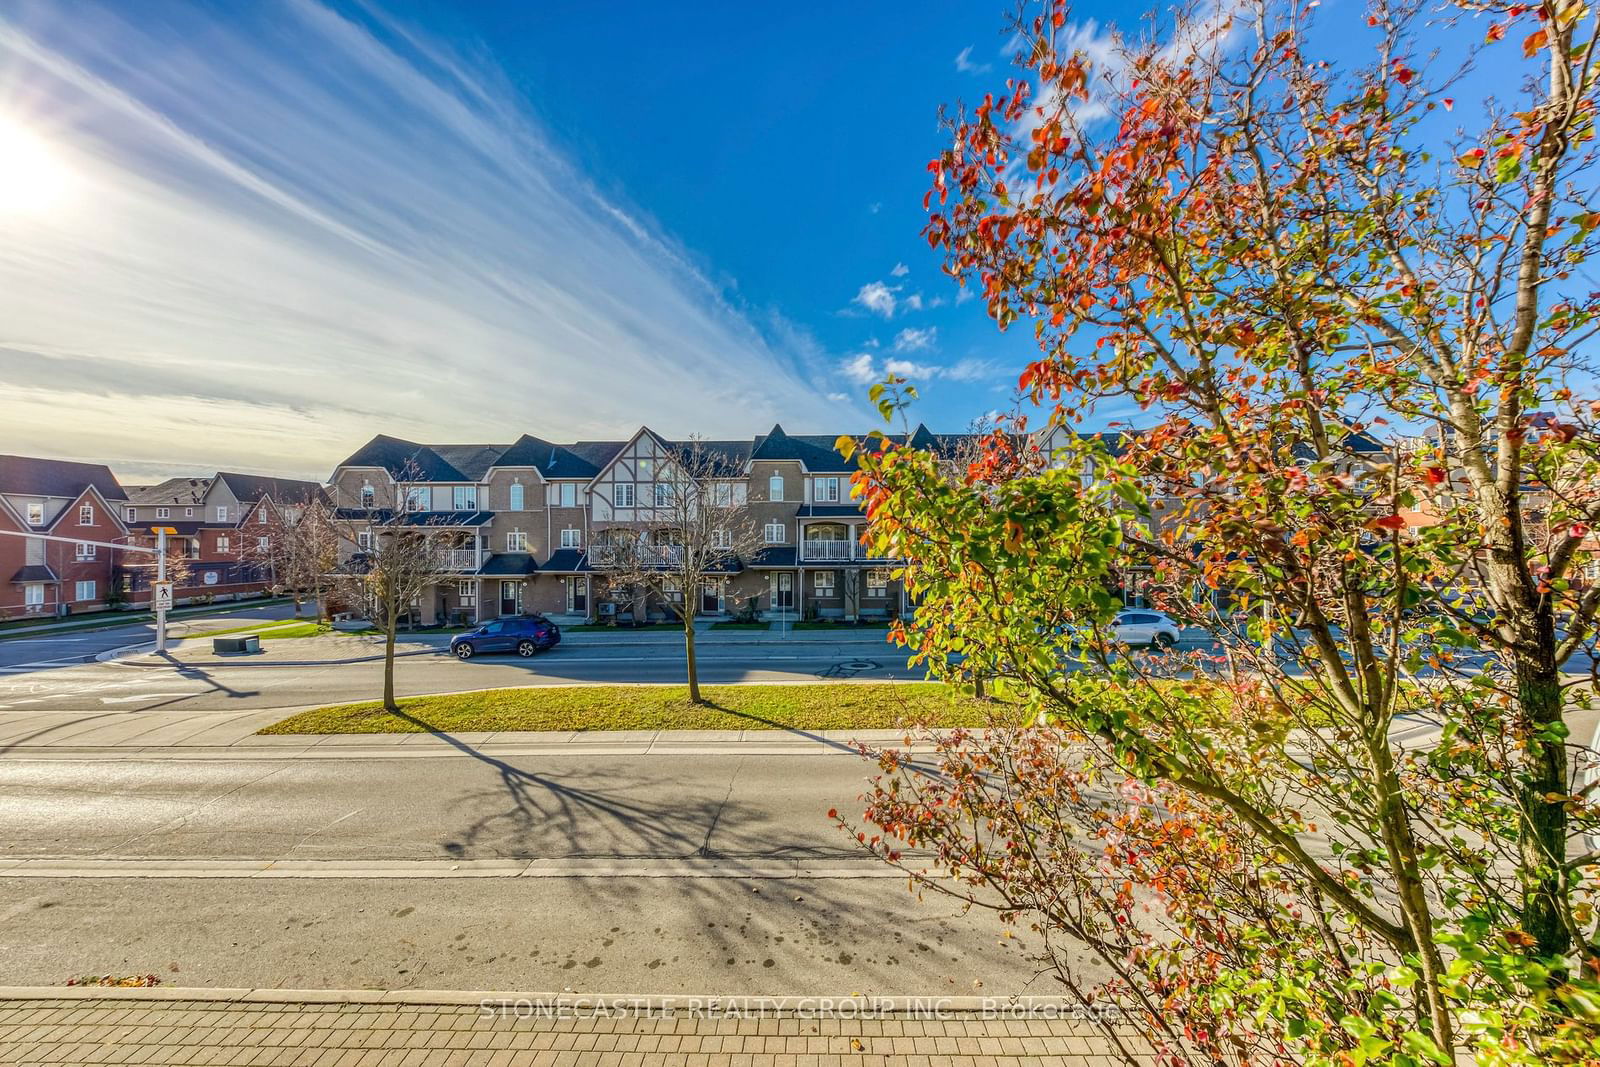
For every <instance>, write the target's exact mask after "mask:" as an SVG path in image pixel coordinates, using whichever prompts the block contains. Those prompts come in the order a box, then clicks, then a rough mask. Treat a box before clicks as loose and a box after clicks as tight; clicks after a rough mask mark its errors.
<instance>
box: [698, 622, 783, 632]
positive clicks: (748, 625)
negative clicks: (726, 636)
mask: <svg viewBox="0 0 1600 1067" xmlns="http://www.w3.org/2000/svg"><path fill="white" fill-rule="evenodd" d="M771 626H772V624H771V623H770V622H733V621H732V620H729V621H727V622H714V623H712V624H711V629H713V630H766V629H770V628H771Z"/></svg>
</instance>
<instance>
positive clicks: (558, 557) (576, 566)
mask: <svg viewBox="0 0 1600 1067" xmlns="http://www.w3.org/2000/svg"><path fill="white" fill-rule="evenodd" d="M539 569H540V570H542V571H556V572H564V573H567V574H582V573H584V572H586V571H588V570H589V569H590V568H589V556H588V553H586V552H585V551H584V550H583V549H581V548H561V549H557V550H556V551H554V552H552V553H551V554H550V558H549V559H547V560H545V561H544V562H543V563H541V564H539Z"/></svg>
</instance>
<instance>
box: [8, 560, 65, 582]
mask: <svg viewBox="0 0 1600 1067" xmlns="http://www.w3.org/2000/svg"><path fill="white" fill-rule="evenodd" d="M60 580H61V579H60V578H57V577H56V572H55V571H53V570H51V569H50V568H49V567H46V566H45V565H44V564H42V563H35V564H32V565H31V566H27V567H24V568H22V569H21V570H20V571H18V572H17V573H15V574H13V575H12V576H11V581H12V583H13V584H17V585H20V584H21V583H23V582H59V581H60Z"/></svg>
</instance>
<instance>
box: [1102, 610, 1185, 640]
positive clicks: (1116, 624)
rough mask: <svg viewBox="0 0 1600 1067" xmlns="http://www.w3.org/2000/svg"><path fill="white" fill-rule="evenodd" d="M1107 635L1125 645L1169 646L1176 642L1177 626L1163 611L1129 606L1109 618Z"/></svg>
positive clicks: (1177, 635)
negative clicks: (1112, 617)
mask: <svg viewBox="0 0 1600 1067" xmlns="http://www.w3.org/2000/svg"><path fill="white" fill-rule="evenodd" d="M1108 636H1109V637H1111V639H1112V640H1114V641H1120V642H1121V643H1122V644H1125V645H1153V646H1155V647H1156V648H1171V647H1172V646H1173V645H1175V644H1177V643H1178V637H1179V626H1178V624H1177V623H1176V622H1174V621H1173V619H1172V616H1170V615H1168V614H1166V613H1165V612H1160V611H1149V610H1146V609H1144V608H1130V609H1128V610H1127V611H1119V612H1117V617H1116V618H1114V619H1112V620H1111V626H1110V627H1109V629H1108Z"/></svg>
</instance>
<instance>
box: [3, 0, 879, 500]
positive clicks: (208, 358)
mask: <svg viewBox="0 0 1600 1067" xmlns="http://www.w3.org/2000/svg"><path fill="white" fill-rule="evenodd" d="M51 7H52V5H42V4H41V5H35V6H33V7H28V8H24V9H23V10H24V11H25V12H36V13H38V15H39V17H38V18H37V20H36V22H33V21H30V22H28V23H26V24H24V23H23V22H20V21H18V20H19V19H21V18H22V16H21V15H18V14H15V13H9V12H12V11H13V9H8V15H7V16H6V18H7V19H10V20H12V21H6V20H5V19H0V84H6V85H12V86H17V85H26V86H28V92H27V93H26V94H23V93H11V94H8V95H7V96H6V97H5V102H3V103H0V114H4V115H9V116H10V117H11V118H12V119H13V120H15V121H17V122H19V123H21V124H23V125H24V126H27V127H29V128H31V129H32V130H33V131H35V132H36V133H37V134H38V135H39V136H40V137H42V138H43V139H44V140H45V141H46V142H47V143H48V145H49V146H50V148H51V151H52V152H53V153H54V155H55V156H56V157H57V158H58V159H59V160H61V162H62V163H63V165H65V166H66V167H68V168H69V169H70V170H71V171H72V172H73V174H74V175H75V183H76V185H77V186H78V193H79V195H77V196H76V197H74V198H73V199H72V200H71V201H70V203H67V204H65V205H64V206H63V207H62V208H61V209H60V210H57V211H55V212H52V213H48V214H40V215H37V216H32V217H28V216H20V215H7V216H4V217H0V322H3V323H4V324H5V325H4V335H3V337H0V381H5V382H6V383H7V392H6V404H5V409H6V411H5V416H4V417H3V418H0V452H5V451H20V452H29V451H34V452H37V451H42V450H43V449H44V444H43V443H44V442H49V443H50V448H51V449H52V450H53V451H56V452H57V453H65V454H76V455H80V456H83V457H86V458H88V457H97V458H102V459H116V460H118V461H119V462H120V464H121V465H122V466H123V467H124V468H125V469H129V470H135V469H137V470H141V471H146V472H148V473H150V474H154V473H158V471H157V469H156V468H157V466H162V467H164V468H165V469H167V470H180V469H181V470H205V469H211V470H214V469H216V468H217V467H218V466H223V467H224V468H226V467H251V468H254V469H263V470H274V471H280V472H284V473H291V472H292V473H297V474H310V475H317V476H323V475H326V474H327V472H328V470H329V469H330V468H331V466H332V465H333V463H334V462H336V461H337V460H338V459H340V458H342V457H343V456H344V455H345V454H346V453H348V452H349V451H351V450H352V449H353V448H354V447H355V446H356V445H357V444H359V443H360V442H361V441H363V440H365V439H366V438H367V437H369V436H371V435H372V434H373V433H375V432H379V431H382V432H388V433H393V434H397V435H403V436H414V437H419V438H422V439H432V440H446V441H448V440H491V441H492V440H510V439H511V438H513V437H514V436H515V435H516V434H517V433H520V432H522V431H524V430H526V431H528V432H531V433H536V434H539V435H541V436H545V437H551V438H556V439H560V438H563V437H577V436H598V435H612V434H618V433H621V432H625V431H626V430H627V429H628V428H631V427H632V426H635V425H637V424H638V423H639V422H640V421H641V419H642V418H645V417H648V418H649V419H650V421H651V423H652V425H658V424H659V425H658V428H660V429H662V430H664V431H666V432H672V433H688V432H691V431H694V430H701V431H705V432H708V433H723V432H732V433H744V432H749V431H750V429H751V427H752V426H753V425H759V424H763V423H770V422H773V421H777V419H778V417H780V416H781V417H782V419H783V421H784V422H785V423H786V424H788V423H790V422H791V421H793V422H799V423H806V422H810V423H813V424H819V425H821V424H826V422H827V421H828V420H830V419H836V418H837V411H836V409H835V408H834V406H833V405H832V404H831V403H830V402H829V401H828V400H827V399H826V398H825V397H824V396H823V394H822V392H821V391H820V390H818V389H817V388H815V387H814V386H813V385H812V384H811V383H812V382H813V381H814V380H815V379H816V378H817V377H818V376H819V374H818V372H819V371H823V370H824V369H825V368H826V367H827V366H828V363H829V359H830V357H827V356H825V355H823V354H821V353H820V351H818V350H817V348H816V346H814V345H807V344H804V343H801V341H803V338H798V337H797V336H796V335H795V334H794V331H792V330H785V329H784V328H782V324H781V322H780V321H776V320H772V319H770V318H769V317H768V316H766V315H761V314H754V313H751V312H750V311H748V310H747V309H745V308H744V307H742V306H740V305H738V304H736V303H735V302H734V301H733V299H732V298H731V297H730V296H729V295H728V288H727V287H726V286H724V285H723V284H720V283H717V282H713V281H712V280H711V279H710V278H709V277H708V276H707V273H706V272H705V271H704V270H702V269H701V268H700V267H699V265H698V264H697V260H696V257H695V256H694V255H693V254H692V253H691V252H689V251H688V250H686V249H684V248H683V247H681V246H680V245H679V244H678V243H677V242H676V241H675V240H674V239H673V238H672V236H671V235H670V234H668V233H665V232H664V231H663V230H662V229H661V227H660V226H658V225H657V224H656V223H655V222H654V221H653V220H651V219H649V218H648V217H647V216H646V215H644V214H643V213H642V212H641V211H640V210H638V209H637V208H636V207H635V206H632V205H629V204H626V203H621V202H618V201H617V200H616V199H614V198H612V197H610V196H608V195H606V194H603V193H601V192H600V191H599V189H598V188H597V187H596V186H595V184H594V183H593V182H591V181H590V180H589V179H588V178H587V177H586V176H585V175H584V174H583V173H581V172H579V171H578V170H577V169H576V168H575V166H574V164H573V162H572V161H571V160H570V159H568V158H567V157H566V156H565V154H564V153H563V151H562V148H561V146H560V145H559V144H558V143H557V142H556V141H555V140H554V139H553V138H552V137H551V136H550V135H549V134H548V133H547V132H546V131H545V129H544V128H543V127H542V126H541V125H540V124H539V122H538V120H537V119H536V117H535V116H533V115H532V114H530V113H529V111H528V109H527V107H526V105H525V103H524V101H523V99H522V98H521V96H520V95H519V93H518V92H517V90H516V89H515V88H514V87H513V86H512V85H511V84H510V82H509V80H508V79H506V78H505V77H504V76H503V75H502V74H501V73H500V72H499V71H498V69H497V68H496V67H495V65H494V63H493V61H492V59H491V58H489V57H487V56H483V55H473V56H471V57H468V58H462V57H457V56H455V55H453V54H452V53H450V52H449V51H448V50H446V49H444V48H442V47H440V46H437V45H434V44H432V43H430V42H428V41H426V40H424V39H421V38H419V37H417V36H415V35H409V34H407V33H405V31H403V30H402V29H401V28H399V27H396V26H393V25H389V24H384V23H383V22H382V21H381V19H382V16H379V15H376V14H374V13H373V11H372V9H371V8H368V7H359V8H357V9H356V10H357V11H358V12H359V15H358V16H352V18H346V17H345V16H343V15H341V14H338V13H335V12H334V11H332V10H330V9H328V8H325V7H322V6H320V5H319V4H318V3H316V2H315V0H289V2H287V3H286V4H284V5H283V6H281V7H279V6H273V7H272V8H271V9H270V10H267V9H265V8H262V9H257V8H256V7H254V6H253V5H246V6H245V7H244V8H241V9H239V10H238V11H237V12H234V13H230V14H229V15H227V16H226V17H224V16H221V15H211V14H207V13H206V12H207V9H205V8H201V7H192V8H183V9H181V11H180V13H179V14H176V15H174V16H173V17H172V18H163V19H145V18H136V17H133V16H132V15H128V16H124V15H121V14H119V13H118V12H117V11H116V10H115V9H112V8H110V7H109V6H108V7H105V8H98V7H92V6H89V5H81V6H77V7H75V8H74V15H73V18H72V19H70V20H67V19H61V18H59V17H53V16H52V15H51V14H50V11H51ZM356 17H359V18H361V19H364V20H367V21H366V22H365V23H362V22H357V21H353V20H352V19H353V18H356ZM374 101H381V107H382V112H381V114H375V113H374V112H373V110H372V109H373V106H374V105H373V102H374ZM52 117H54V121H52ZM889 296H890V297H891V298H892V297H893V293H890V294H889ZM597 380H603V381H604V383H605V388H603V389H597V388H596V387H595V386H596V383H597Z"/></svg>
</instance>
